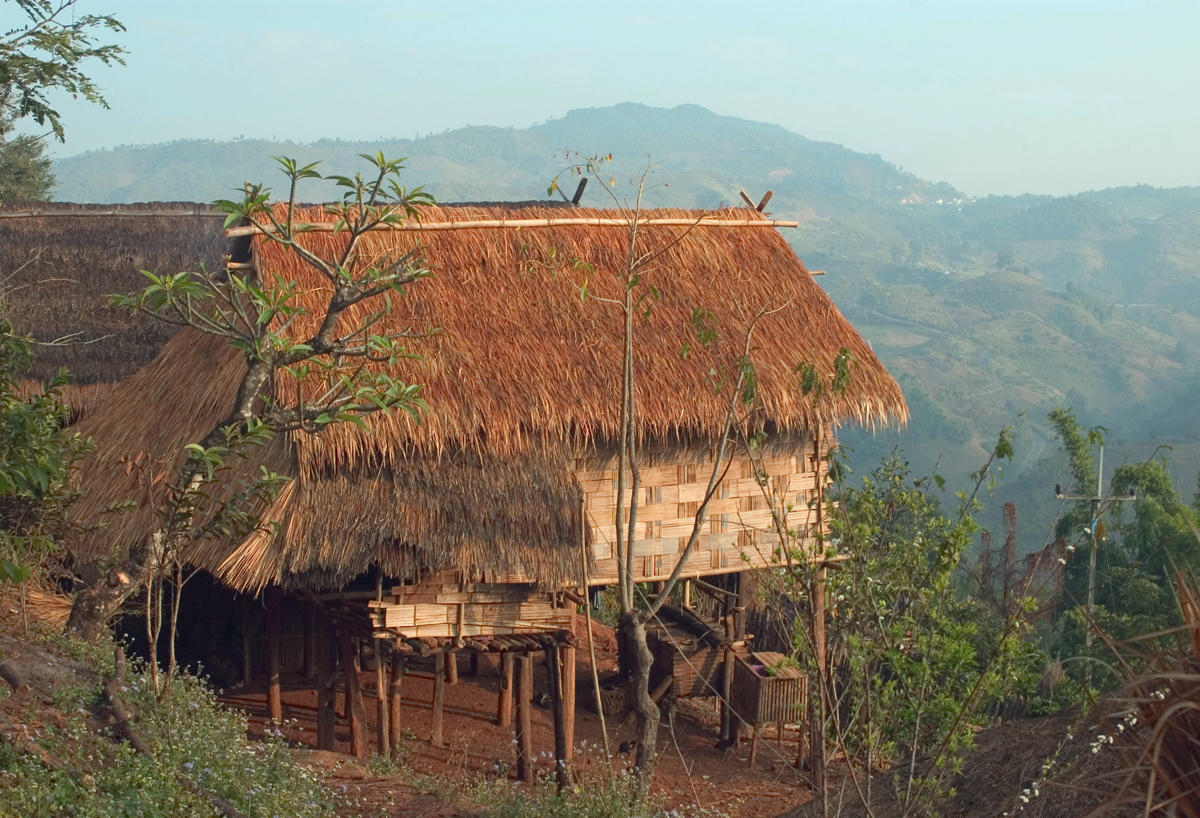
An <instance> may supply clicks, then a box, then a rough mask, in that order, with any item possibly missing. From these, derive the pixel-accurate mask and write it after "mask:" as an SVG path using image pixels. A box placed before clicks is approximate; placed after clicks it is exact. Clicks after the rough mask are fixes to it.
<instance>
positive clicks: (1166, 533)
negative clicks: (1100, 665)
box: [1047, 407, 1200, 687]
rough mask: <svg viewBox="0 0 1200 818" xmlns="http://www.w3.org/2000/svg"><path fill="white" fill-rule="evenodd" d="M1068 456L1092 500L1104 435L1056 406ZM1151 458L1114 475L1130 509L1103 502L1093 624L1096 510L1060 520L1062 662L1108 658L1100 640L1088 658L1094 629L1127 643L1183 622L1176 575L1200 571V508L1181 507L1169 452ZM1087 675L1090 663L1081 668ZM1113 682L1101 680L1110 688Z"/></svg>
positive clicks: (1116, 490)
mask: <svg viewBox="0 0 1200 818" xmlns="http://www.w3.org/2000/svg"><path fill="white" fill-rule="evenodd" d="M1048 420H1049V421H1050V424H1051V428H1052V429H1053V430H1054V431H1055V433H1056V435H1057V436H1058V438H1059V441H1060V442H1061V443H1062V446H1063V449H1064V450H1065V452H1066V455H1067V460H1068V463H1069V468H1070V473H1071V485H1072V486H1073V487H1074V488H1073V490H1075V491H1080V492H1082V493H1088V494H1090V493H1091V492H1092V491H1094V490H1095V484H1096V473H1095V463H1094V461H1093V458H1092V454H1091V453H1092V451H1093V450H1094V449H1095V447H1096V446H1098V445H1100V444H1101V443H1102V442H1103V431H1104V430H1103V429H1101V428H1100V427H1096V428H1094V429H1090V430H1089V429H1084V428H1083V426H1082V425H1081V424H1080V423H1079V421H1078V419H1077V418H1076V416H1075V414H1074V413H1073V412H1072V411H1070V410H1069V409H1065V408H1061V407H1060V408H1057V409H1055V410H1054V411H1052V412H1051V413H1050V415H1049V417H1048ZM1169 448H1170V447H1159V449H1158V450H1156V452H1155V454H1154V455H1152V456H1151V457H1150V458H1148V459H1146V460H1144V461H1142V462H1138V463H1123V464H1121V465H1120V466H1118V467H1117V468H1116V469H1114V470H1113V473H1112V477H1111V479H1110V481H1109V487H1108V491H1107V493H1106V494H1107V496H1108V497H1109V498H1126V497H1129V495H1130V493H1131V492H1132V493H1133V494H1134V496H1135V497H1136V500H1134V501H1133V502H1132V503H1126V502H1113V501H1112V500H1111V499H1110V500H1109V501H1100V503H1099V509H1098V512H1099V513H1098V518H1097V521H1096V531H1095V539H1096V609H1095V619H1096V621H1095V623H1094V624H1089V622H1088V620H1087V615H1086V613H1085V609H1084V605H1083V603H1084V600H1086V599H1087V593H1088V584H1089V574H1090V568H1089V556H1090V553H1089V545H1090V542H1089V540H1090V538H1091V524H1092V511H1091V507H1090V505H1089V503H1088V502H1086V501H1076V502H1074V503H1073V504H1072V506H1071V507H1070V508H1068V509H1067V510H1066V511H1065V512H1064V513H1063V514H1061V515H1060V517H1059V521H1058V523H1057V526H1056V533H1057V535H1058V536H1060V537H1063V538H1065V540H1066V541H1067V543H1068V546H1067V554H1068V556H1067V564H1066V567H1065V571H1064V590H1065V593H1064V595H1063V600H1062V603H1061V605H1060V608H1059V616H1058V619H1057V621H1056V622H1055V626H1054V630H1053V632H1052V633H1051V634H1049V635H1048V642H1047V645H1048V647H1049V648H1050V649H1051V650H1052V651H1055V652H1058V653H1061V654H1062V655H1063V656H1075V657H1088V661H1097V660H1104V659H1106V658H1107V655H1108V651H1109V649H1108V647H1107V646H1106V644H1105V642H1104V640H1098V641H1097V642H1096V643H1095V644H1094V645H1093V648H1092V652H1091V654H1090V655H1089V652H1088V650H1087V647H1086V641H1087V640H1086V636H1087V633H1088V630H1089V628H1095V629H1099V630H1100V631H1103V633H1104V634H1105V635H1106V636H1108V637H1109V638H1111V639H1115V640H1122V639H1130V638H1134V637H1139V636H1141V635H1142V634H1146V633H1151V632H1155V631H1160V630H1163V629H1165V628H1170V627H1172V626H1175V625H1178V624H1179V609H1178V605H1177V604H1176V600H1175V597H1174V594H1173V591H1172V588H1173V582H1174V577H1175V572H1176V570H1183V571H1185V572H1187V571H1190V572H1200V542H1198V540H1197V537H1196V535H1195V533H1194V527H1195V526H1197V525H1200V514H1198V512H1200V509H1197V508H1195V507H1193V506H1190V505H1188V504H1187V503H1185V502H1184V501H1183V499H1182V498H1181V497H1180V495H1179V491H1178V489H1176V487H1175V485H1174V482H1173V481H1172V479H1171V472H1170V469H1169V468H1168V466H1167V462H1166V458H1165V455H1164V450H1165V451H1169ZM1079 667H1080V672H1081V674H1083V672H1084V667H1085V666H1084V665H1079ZM1114 682H1115V680H1113V679H1108V678H1107V677H1103V676H1102V677H1098V678H1097V683H1098V684H1099V685H1100V686H1102V687H1103V686H1105V685H1108V684H1111V683H1114Z"/></svg>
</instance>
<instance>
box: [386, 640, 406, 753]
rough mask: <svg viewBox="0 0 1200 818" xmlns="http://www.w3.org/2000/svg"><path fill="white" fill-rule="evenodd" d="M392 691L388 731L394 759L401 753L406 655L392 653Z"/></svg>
mask: <svg viewBox="0 0 1200 818" xmlns="http://www.w3.org/2000/svg"><path fill="white" fill-rule="evenodd" d="M389 676H390V677H391V688H392V689H391V691H390V692H389V695H388V730H389V742H390V744H391V745H392V757H393V758H395V757H397V756H398V755H399V753H400V707H401V705H402V704H403V698H402V697H401V693H402V692H403V684H404V654H402V653H401V652H400V651H398V650H396V651H392V672H391V673H390V674H389Z"/></svg>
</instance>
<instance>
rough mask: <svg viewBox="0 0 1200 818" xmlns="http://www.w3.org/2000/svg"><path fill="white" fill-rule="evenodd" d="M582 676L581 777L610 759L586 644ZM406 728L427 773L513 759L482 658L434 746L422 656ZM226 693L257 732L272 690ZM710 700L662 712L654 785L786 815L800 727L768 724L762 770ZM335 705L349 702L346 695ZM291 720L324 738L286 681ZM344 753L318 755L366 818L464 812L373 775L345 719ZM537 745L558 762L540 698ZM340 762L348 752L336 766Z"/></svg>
mask: <svg viewBox="0 0 1200 818" xmlns="http://www.w3.org/2000/svg"><path fill="white" fill-rule="evenodd" d="M596 630H597V633H596V637H597V643H598V644H597V647H598V651H597V665H598V667H599V669H600V670H601V671H602V672H603V671H605V670H612V669H615V666H616V642H615V639H613V636H612V631H611V630H609V629H607V628H603V627H602V626H600V627H597V629H596ZM578 654H579V663H578V674H579V675H578V679H577V691H578V694H577V698H578V706H577V710H576V722H575V725H576V726H575V743H576V757H575V765H576V768H577V769H579V770H580V771H582V772H584V773H585V774H586V773H587V772H588V771H589V770H599V769H601V768H602V767H603V765H604V764H605V757H604V750H603V739H602V732H601V726H600V719H599V717H598V716H597V715H596V714H595V713H594V712H592V710H591V709H590V707H589V706H588V702H590V699H591V696H590V693H589V691H590V690H591V689H592V674H591V666H590V663H589V661H588V655H587V650H586V649H582V650H580V651H578ZM535 667H536V671H535V687H534V695H535V699H536V697H537V694H538V693H539V692H540V691H541V690H544V689H545V684H546V682H545V676H544V668H543V667H542V666H541V664H540V663H539V662H535ZM362 681H363V686H364V694H365V704H366V710H367V718H368V721H369V734H370V735H371V736H372V741H373V736H374V725H375V705H376V700H375V697H374V673H364V674H363V676H362ZM403 690H404V693H403V700H404V703H403V709H402V718H403V722H402V729H403V731H404V732H405V734H406V741H405V754H406V756H407V759H408V762H409V763H410V764H411V765H412V767H413V768H414V769H415V770H416V771H418V772H421V773H427V774H436V775H440V776H443V777H448V778H451V779H454V778H457V777H461V778H462V779H463V780H467V779H471V778H476V779H477V778H481V777H487V776H493V775H495V774H496V773H495V770H496V769H497V768H499V769H502V770H505V771H507V770H508V769H509V768H511V766H512V765H513V764H514V762H515V750H514V747H513V744H514V742H513V734H512V730H511V729H510V728H504V729H502V728H500V727H497V726H496V725H495V716H496V704H497V696H498V691H499V678H498V676H497V675H496V672H495V668H489V667H487V666H483V667H481V668H480V675H478V676H471V675H470V668H469V663H468V661H467V660H466V658H465V657H463V658H462V660H461V662H460V668H459V682H458V684H454V685H447V686H446V705H445V712H444V717H443V718H444V727H443V730H444V735H445V746H444V747H442V748H435V747H433V746H431V744H430V743H429V740H428V739H429V729H430V724H429V722H430V710H431V705H430V702H431V701H432V697H433V665H432V661H429V662H426V663H424V664H422V663H420V662H419V661H418V662H416V663H415V666H414V668H413V670H412V672H410V673H409V674H407V675H406V676H405V678H404V683H403ZM222 700H223V701H224V702H226V703H227V704H229V705H231V706H235V707H238V708H241V709H243V710H245V711H246V712H247V713H248V714H249V715H250V718H251V728H250V729H251V733H252V734H253V733H255V732H257V731H261V730H262V728H263V722H264V719H265V717H266V700H265V695H264V694H261V693H253V694H251V693H245V694H239V693H238V692H237V691H229V692H228V693H226V694H224V695H223V696H222ZM714 701H715V700H711V699H690V700H682V701H680V702H679V706H678V708H677V714H676V723H675V725H674V729H673V730H672V729H671V727H670V726H669V724H668V723H667V722H666V721H664V722H663V725H662V728H661V730H660V731H659V758H660V761H659V764H658V767H657V770H656V773H655V783H654V788H655V791H656V792H657V793H658V794H659V795H660V796H662V797H663V798H664V799H665V800H666V801H667V803H668V805H669V806H671V807H680V808H687V807H691V808H695V807H696V805H697V804H699V805H701V806H702V807H704V808H706V809H716V810H719V811H721V812H725V813H727V814H730V815H734V816H755V818H761V817H762V816H774V815H778V814H780V813H782V812H784V811H786V810H788V809H791V808H793V807H795V806H797V805H799V804H802V803H804V802H805V801H807V800H809V797H810V796H809V790H808V782H807V780H806V779H804V778H802V777H801V775H800V774H799V773H797V772H796V770H795V768H794V767H792V766H790V762H793V761H794V760H795V756H796V741H797V735H796V733H795V732H794V731H789V732H788V733H787V734H786V735H785V739H784V741H785V743H784V744H783V745H782V746H780V744H779V742H778V739H777V736H776V732H775V728H774V727H770V728H767V732H766V733H765V735H764V738H763V740H762V741H761V743H760V746H759V753H758V759H757V761H756V763H755V766H754V768H750V767H749V765H748V763H747V760H748V757H749V752H750V747H749V742H748V741H743V742H742V744H741V746H740V747H739V748H736V749H730V750H718V749H716V746H715V745H716V743H717V739H718V733H717V731H718V722H719V714H718V711H717V710H716V708H715V706H714V704H713V702H714ZM338 710H339V712H341V711H342V702H341V697H339V700H338ZM283 712H284V719H285V721H288V722H289V724H288V726H287V727H286V729H285V735H287V737H288V738H289V739H290V740H292V741H293V742H294V743H295V744H296V745H297V746H302V745H303V746H308V747H312V746H313V745H314V743H315V739H316V694H315V692H312V691H304V690H287V689H286V687H285V690H284V693H283ZM614 721H615V720H614V719H611V718H610V719H609V720H608V724H607V727H608V734H609V743H610V746H611V747H612V748H613V750H614V753H615V750H616V748H617V747H618V746H619V745H620V744H621V743H622V742H624V741H626V740H628V739H631V738H633V737H634V734H633V726H632V722H630V723H627V724H616V723H614ZM336 739H337V741H338V744H337V750H338V751H339V754H331V753H317V752H316V751H313V752H312V753H311V754H308V756H307V757H308V758H309V759H311V760H312V762H313V763H318V764H328V765H330V767H329V769H330V783H331V785H332V786H334V787H335V788H336V789H341V788H343V787H345V789H346V792H347V794H349V795H351V796H352V797H353V799H354V800H356V801H359V802H360V803H361V807H360V808H359V809H360V811H359V812H358V813H357V814H359V815H364V816H365V815H372V816H377V815H379V814H380V810H381V808H383V807H387V808H388V809H389V810H390V812H388V813H387V814H389V815H391V816H401V815H403V816H429V818H442V816H449V815H454V814H456V810H455V808H454V807H453V805H449V804H446V803H445V802H443V801H441V800H439V799H437V798H435V797H433V796H428V795H420V794H418V793H416V792H415V791H413V790H412V788H411V787H409V786H407V785H406V784H404V783H403V782H400V781H397V780H395V779H391V778H387V777H377V776H372V775H371V774H370V773H369V772H368V770H367V767H366V766H364V765H362V764H359V763H356V762H354V761H353V760H352V759H350V758H349V757H348V756H345V755H341V754H340V753H344V752H348V751H349V740H350V736H349V731H348V727H346V726H345V724H344V723H342V722H341V721H339V725H338V729H337V732H336ZM533 747H534V751H535V753H537V754H538V758H537V765H538V766H539V767H540V768H541V770H542V772H546V773H549V772H551V771H552V769H553V766H552V761H551V759H550V755H551V752H552V750H553V747H554V733H553V721H552V717H551V714H550V711H549V709H547V708H542V707H537V706H535V707H534V713H533ZM335 761H340V762H341V764H340V766H338V765H337V764H334V762H335ZM631 763H632V758H631V757H630V758H624V757H621V756H619V755H617V756H616V757H615V758H613V759H612V765H613V768H614V769H620V768H621V767H625V766H628V765H629V764H631Z"/></svg>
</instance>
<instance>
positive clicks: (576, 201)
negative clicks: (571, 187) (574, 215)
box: [571, 176, 588, 207]
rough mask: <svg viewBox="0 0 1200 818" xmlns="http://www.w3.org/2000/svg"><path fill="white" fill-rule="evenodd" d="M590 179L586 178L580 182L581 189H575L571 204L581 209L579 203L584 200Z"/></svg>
mask: <svg viewBox="0 0 1200 818" xmlns="http://www.w3.org/2000/svg"><path fill="white" fill-rule="evenodd" d="M587 183H588V178H587V177H586V176H584V177H583V178H581V179H580V180H579V187H577V188H575V195H574V196H572V197H571V204H573V205H575V206H576V207H579V201H580V199H582V198H583V191H584V188H586V187H587Z"/></svg>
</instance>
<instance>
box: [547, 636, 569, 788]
mask: <svg viewBox="0 0 1200 818" xmlns="http://www.w3.org/2000/svg"><path fill="white" fill-rule="evenodd" d="M558 654H559V648H550V649H549V650H547V651H546V676H547V682H548V683H549V686H550V713H551V715H553V717H554V783H555V787H556V788H557V790H558V791H559V792H560V793H561V792H562V791H563V790H565V789H566V788H567V784H568V783H569V781H568V780H567V714H566V710H565V709H564V708H563V693H562V664H561V662H562V659H561V657H559V655H558Z"/></svg>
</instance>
